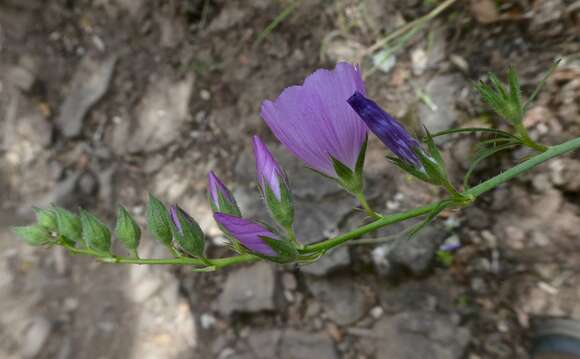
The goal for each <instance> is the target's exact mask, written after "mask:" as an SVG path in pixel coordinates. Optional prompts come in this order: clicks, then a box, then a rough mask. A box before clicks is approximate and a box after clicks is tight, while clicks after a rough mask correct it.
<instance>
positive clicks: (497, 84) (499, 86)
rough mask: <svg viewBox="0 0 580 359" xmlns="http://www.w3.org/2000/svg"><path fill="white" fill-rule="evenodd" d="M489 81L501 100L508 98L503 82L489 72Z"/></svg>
mask: <svg viewBox="0 0 580 359" xmlns="http://www.w3.org/2000/svg"><path fill="white" fill-rule="evenodd" d="M489 81H490V82H491V83H492V85H493V87H494V89H495V93H496V94H498V95H499V96H500V98H501V99H502V100H504V101H505V100H507V99H508V98H509V95H508V93H507V89H506V88H505V87H504V84H503V83H502V82H501V81H500V79H499V78H498V77H497V75H496V74H494V73H490V74H489Z"/></svg>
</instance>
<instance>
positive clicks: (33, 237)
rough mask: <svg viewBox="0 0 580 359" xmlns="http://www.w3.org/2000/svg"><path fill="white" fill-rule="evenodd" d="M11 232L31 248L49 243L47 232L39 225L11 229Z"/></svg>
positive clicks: (48, 233)
mask: <svg viewBox="0 0 580 359" xmlns="http://www.w3.org/2000/svg"><path fill="white" fill-rule="evenodd" d="M12 231H13V232H14V233H15V234H16V235H17V236H18V237H20V238H22V239H23V240H24V242H26V243H27V244H29V245H31V246H35V247H36V246H42V245H45V244H48V243H50V241H51V236H50V232H49V230H48V229H47V228H46V227H44V226H41V225H40V224H35V225H32V226H22V227H12Z"/></svg>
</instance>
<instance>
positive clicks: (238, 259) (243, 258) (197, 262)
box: [99, 254, 260, 269]
mask: <svg viewBox="0 0 580 359" xmlns="http://www.w3.org/2000/svg"><path fill="white" fill-rule="evenodd" d="M99 259H100V260H101V261H103V262H107V263H118V264H149V265H167V264H175V265H194V266H207V265H211V266H213V267H215V268H216V269H219V268H222V267H227V266H231V265H235V264H240V263H248V262H255V261H257V260H259V259H260V258H259V257H256V256H254V255H251V254H242V255H238V256H233V257H227V258H218V259H207V260H202V259H197V258H188V257H180V258H160V259H136V258H126V257H102V258H99Z"/></svg>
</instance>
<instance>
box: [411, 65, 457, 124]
mask: <svg viewBox="0 0 580 359" xmlns="http://www.w3.org/2000/svg"><path fill="white" fill-rule="evenodd" d="M463 84H464V81H463V79H462V78H461V76H458V75H444V76H437V77H434V78H433V79H431V81H429V82H428V83H427V86H426V87H425V95H426V96H427V97H428V98H430V99H431V101H432V103H433V105H435V107H434V108H433V106H431V107H429V106H427V105H426V104H421V106H420V107H419V116H420V119H421V122H422V123H423V125H425V126H426V127H427V129H429V131H431V132H438V131H444V130H448V129H450V128H451V127H452V126H453V124H454V123H455V122H456V121H457V120H458V118H459V112H458V111H457V110H456V109H455V103H456V102H457V93H458V92H459V90H460V89H461V88H462V87H463Z"/></svg>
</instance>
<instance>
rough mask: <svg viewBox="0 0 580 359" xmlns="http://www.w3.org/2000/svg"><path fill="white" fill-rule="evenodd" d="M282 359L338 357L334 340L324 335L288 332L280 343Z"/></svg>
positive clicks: (325, 358)
mask: <svg viewBox="0 0 580 359" xmlns="http://www.w3.org/2000/svg"><path fill="white" fill-rule="evenodd" d="M278 358H280V359H304V358H316V359H336V358H338V355H337V353H336V349H335V348H334V344H333V343H332V340H331V339H330V338H329V337H328V336H327V335H325V334H322V333H307V332H299V331H296V330H288V331H286V332H285V333H284V336H283V337H282V341H281V343H280V355H279V356H278Z"/></svg>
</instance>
